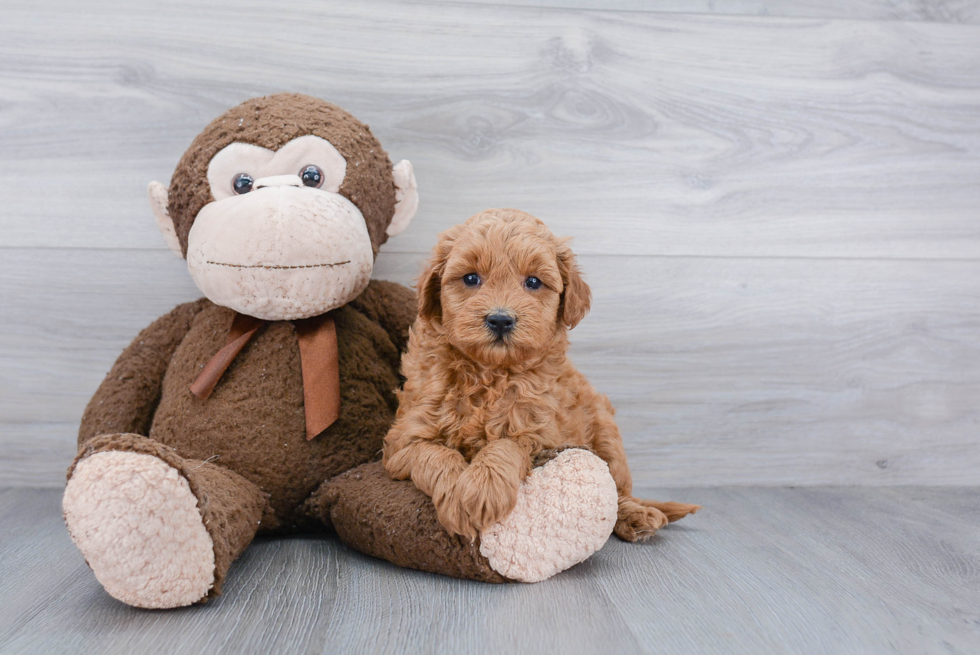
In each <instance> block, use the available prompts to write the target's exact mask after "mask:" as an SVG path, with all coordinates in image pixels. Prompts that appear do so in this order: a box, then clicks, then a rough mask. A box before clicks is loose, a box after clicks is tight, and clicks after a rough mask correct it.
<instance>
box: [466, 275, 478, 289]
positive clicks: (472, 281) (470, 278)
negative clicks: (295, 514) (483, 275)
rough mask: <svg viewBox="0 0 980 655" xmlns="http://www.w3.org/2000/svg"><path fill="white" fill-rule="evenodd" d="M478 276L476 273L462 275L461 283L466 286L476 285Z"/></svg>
mask: <svg viewBox="0 0 980 655" xmlns="http://www.w3.org/2000/svg"><path fill="white" fill-rule="evenodd" d="M480 282H481V280H480V276H479V275H477V274H476V273H467V274H466V275H464V276H463V284H465V285H466V286H468V287H476V286H479V285H480Z"/></svg>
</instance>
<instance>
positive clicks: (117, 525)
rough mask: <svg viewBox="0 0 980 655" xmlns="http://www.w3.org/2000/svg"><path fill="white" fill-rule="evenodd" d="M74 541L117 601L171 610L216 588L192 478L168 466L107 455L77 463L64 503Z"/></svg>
mask: <svg viewBox="0 0 980 655" xmlns="http://www.w3.org/2000/svg"><path fill="white" fill-rule="evenodd" d="M62 507H63V509H64V513H65V521H66V522H67V524H68V531H69V532H70V533H71V538H72V540H73V541H74V542H75V545H76V546H78V549H79V550H81V551H82V554H83V555H84V556H85V560H86V561H87V562H88V564H89V566H91V567H92V570H93V571H94V572H95V577H96V578H97V579H98V580H99V582H100V583H102V586H103V587H105V590H106V591H107V592H108V593H109V594H110V595H111V596H113V597H114V598H116V599H118V600H121V601H122V602H124V603H127V604H129V605H133V606H135V607H145V608H169V607H181V606H184V605H191V604H192V603H195V602H197V601H199V600H202V599H203V598H204V597H205V596H206V595H207V594H208V591H209V590H210V589H211V587H212V585H213V584H214V582H215V559H214V548H213V543H212V541H211V537H210V536H209V534H208V531H207V529H206V528H205V526H204V521H203V519H202V518H201V512H200V510H199V509H198V506H197V498H196V497H195V496H194V494H193V493H192V492H191V489H190V486H189V485H188V483H187V480H186V479H184V477H183V476H182V475H181V474H180V473H179V472H178V471H177V469H175V468H173V467H172V466H170V465H169V464H167V463H165V462H164V461H162V460H160V459H158V458H156V457H153V456H151V455H143V454H139V453H133V452H123V451H106V452H99V453H95V454H94V455H91V456H89V457H86V458H84V459H82V460H81V461H79V462H78V464H77V465H76V466H75V470H74V472H73V473H72V476H71V479H70V480H69V481H68V486H67V488H66V489H65V496H64V500H63V505H62Z"/></svg>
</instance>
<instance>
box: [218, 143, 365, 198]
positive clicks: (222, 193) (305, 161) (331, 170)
mask: <svg viewBox="0 0 980 655" xmlns="http://www.w3.org/2000/svg"><path fill="white" fill-rule="evenodd" d="M310 164H313V165H315V166H318V167H319V168H320V171H321V173H322V175H323V181H322V182H321V184H320V187H319V188H321V189H323V190H324V191H330V192H332V193H337V192H338V191H339V190H340V185H341V184H342V183H343V181H344V177H345V176H346V174H347V161H346V160H345V159H344V157H343V155H341V154H340V153H339V152H337V149H336V148H334V147H333V144H331V143H330V142H329V141H327V140H326V139H321V138H320V137H318V136H314V135H312V134H310V135H307V136H301V137H299V138H298V139H294V140H293V141H291V142H289V143H287V144H286V145H284V146H283V147H282V148H279V149H278V150H269V149H268V148H262V147H260V146H256V145H252V144H250V143H242V142H238V141H236V142H235V143H232V144H231V145H228V146H225V147H224V148H222V149H221V150H220V151H219V152H218V154H216V155H215V156H214V158H212V159H211V163H210V164H208V183H209V184H210V186H211V193H212V194H213V195H214V197H215V199H216V200H220V199H221V198H228V197H230V196H232V195H234V193H235V191H234V187H233V186H232V182H233V180H234V179H235V176H237V175H239V174H241V173H248V174H249V175H251V176H252V179H253V180H255V182H258V181H259V180H261V179H263V178H267V177H269V176H280V175H288V176H297V177H298V176H299V173H300V172H301V171H302V169H303V167H305V166H308V165H310ZM297 182H298V183H299V184H302V181H301V180H299V179H297Z"/></svg>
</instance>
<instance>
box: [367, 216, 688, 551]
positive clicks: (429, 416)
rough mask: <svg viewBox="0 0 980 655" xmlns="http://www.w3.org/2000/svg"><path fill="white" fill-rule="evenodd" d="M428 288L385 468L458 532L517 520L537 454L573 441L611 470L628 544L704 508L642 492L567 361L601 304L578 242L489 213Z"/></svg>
mask: <svg viewBox="0 0 980 655" xmlns="http://www.w3.org/2000/svg"><path fill="white" fill-rule="evenodd" d="M418 293H419V314H418V319H417V320H416V322H415V324H414V326H413V327H412V330H411V335H410V339H409V345H408V351H407V352H406V353H405V355H404V357H403V359H402V373H403V375H404V376H405V378H406V381H405V386H404V389H403V390H402V391H401V392H400V393H399V396H398V398H399V401H400V402H399V408H398V413H397V415H396V418H395V423H394V425H393V426H392V428H391V431H390V432H389V433H388V435H387V437H386V438H385V443H384V458H383V461H384V466H385V468H386V469H387V471H388V474H389V475H390V476H391V477H392V478H394V479H396V480H404V479H407V478H411V480H412V481H413V482H414V483H415V485H416V486H417V487H418V488H419V489H421V490H422V491H423V492H424V493H426V494H428V495H429V496H431V497H432V502H433V504H434V505H435V508H436V510H437V513H438V517H439V521H440V522H441V523H442V525H443V526H444V527H445V528H446V530H448V531H449V532H450V533H454V534H459V535H463V536H465V537H468V538H470V539H474V538H475V537H476V536H477V535H478V534H479V532H480V531H481V530H483V529H484V528H486V527H489V526H490V525H493V524H494V523H496V522H497V521H499V520H500V519H502V518H504V517H505V516H506V515H507V514H508V513H509V512H510V511H511V510H512V509H513V508H514V506H515V504H516V502H517V492H518V489H519V487H520V484H521V481H522V480H523V479H524V478H525V477H527V475H528V473H529V472H530V471H531V467H532V462H533V461H534V459H535V457H536V456H537V455H539V454H540V453H541V452H542V451H545V450H550V449H554V448H559V447H563V446H585V447H587V448H590V449H591V450H592V451H593V452H594V453H595V454H596V455H598V456H599V457H601V458H602V459H603V460H605V461H606V463H608V464H609V471H610V473H611V474H612V477H613V479H614V480H615V482H616V487H617V491H618V493H619V513H618V517H617V521H616V527H615V530H614V531H615V533H616V535H618V536H619V537H620V538H622V539H625V540H626V541H636V540H637V539H641V538H644V537H649V536H651V535H653V533H654V532H656V531H657V529H658V528H661V527H663V526H664V525H666V524H667V522H668V521H675V520H677V519H680V518H683V517H684V516H686V515H687V514H690V513H693V512H695V511H697V510H698V509H700V508H699V507H698V506H697V505H686V504H682V503H672V502H671V503H660V502H657V501H653V500H640V499H638V498H634V497H633V496H632V487H633V484H632V480H631V478H630V471H629V467H628V466H627V464H626V453H625V451H624V450H623V441H622V438H621V437H620V435H619V429H618V428H617V427H616V422H615V421H614V420H613V412H614V410H613V407H612V405H611V404H610V403H609V399H608V398H606V397H605V396H604V395H602V394H600V393H599V392H597V391H596V390H595V389H594V388H593V387H592V385H591V384H589V382H588V380H586V379H585V377H584V376H583V375H582V374H581V373H579V372H578V371H577V370H575V368H574V367H573V366H572V364H571V362H569V361H568V358H567V357H566V353H567V351H568V338H567V331H568V330H569V329H571V328H573V327H575V325H577V324H578V322H579V321H581V320H582V318H583V317H584V316H585V315H586V313H588V311H589V304H590V301H591V291H590V290H589V287H588V285H587V284H586V283H585V281H584V280H583V279H582V276H581V274H580V272H579V270H578V266H577V264H576V262H575V256H574V255H573V254H572V251H571V249H570V248H569V246H568V243H567V240H562V239H557V238H555V236H554V235H552V233H551V231H550V230H549V229H548V227H547V226H546V225H545V224H544V223H542V222H541V221H540V220H538V219H537V218H534V217H533V216H531V215H529V214H526V213H524V212H521V211H517V210H513V209H492V210H488V211H485V212H482V213H480V214H477V215H476V216H473V217H472V218H470V219H469V220H468V221H466V222H465V223H463V224H462V225H457V226H455V227H453V228H450V229H449V230H447V231H446V232H443V233H442V234H441V235H440V236H439V242H438V243H437V244H436V246H435V248H434V250H433V256H432V259H431V260H430V262H429V264H428V267H427V269H426V270H425V271H424V272H423V273H422V275H421V277H420V278H419V282H418Z"/></svg>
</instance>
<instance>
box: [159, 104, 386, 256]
mask: <svg viewBox="0 0 980 655" xmlns="http://www.w3.org/2000/svg"><path fill="white" fill-rule="evenodd" d="M298 115H299V116H302V120H297V116H298ZM310 134H312V135H314V136H318V137H321V138H324V139H327V140H328V141H330V143H332V144H333V145H334V146H335V147H336V148H337V151H338V152H340V154H341V155H342V156H343V157H344V159H345V160H346V161H347V177H346V178H344V184H343V186H341V187H340V194H341V195H342V196H344V197H345V198H347V199H348V200H350V201H351V202H352V203H354V204H355V205H357V206H358V207H359V208H360V210H361V213H362V214H363V215H364V220H365V222H366V223H367V228H368V232H369V233H370V234H371V244H372V246H373V248H374V252H375V253H377V252H378V248H380V247H381V244H383V243H384V242H385V241H386V240H387V239H388V235H387V234H386V232H385V230H386V229H387V227H388V224H389V222H390V221H391V217H392V215H393V214H394V211H395V182H394V179H393V177H392V170H391V169H392V166H391V161H390V160H389V159H388V153H387V152H385V150H384V148H382V147H381V144H380V143H379V142H378V140H377V139H376V138H375V137H374V135H373V134H372V133H371V130H370V129H369V128H368V126H367V125H365V124H364V123H362V122H360V121H359V120H357V119H356V118H354V117H353V116H351V115H350V114H349V113H347V112H346V111H344V110H343V109H341V108H340V107H337V106H334V105H331V104H329V103H325V102H324V101H322V100H319V99H318V98H312V97H310V96H305V95H301V94H298V93H281V94H278V95H271V96H264V97H261V98H254V99H252V100H247V101H246V102H243V103H242V104H240V105H238V106H236V107H233V108H232V109H229V110H228V111H227V112H225V113H224V114H222V115H221V116H219V117H218V118H216V119H214V121H212V122H211V124H210V125H208V126H207V127H206V128H205V129H204V131H202V132H201V134H199V135H198V136H197V138H195V139H194V142H193V143H191V146H190V147H189V148H188V149H187V152H186V153H184V156H183V157H182V158H181V160H180V162H179V163H178V164H177V169H176V170H175V171H174V174H173V177H172V178H171V183H170V202H169V212H170V217H171V218H172V219H173V222H174V226H175V228H176V232H177V237H178V239H179V240H180V245H181V248H182V249H183V252H184V253H186V252H187V235H188V233H189V232H190V229H191V224H192V223H193V222H194V217H195V216H197V214H198V212H200V211H201V209H202V208H203V207H204V206H205V205H206V204H208V203H209V202H211V200H213V198H212V196H211V188H210V185H209V184H208V179H207V173H208V165H209V164H210V162H211V159H212V158H213V157H214V156H215V155H216V154H217V153H218V151H220V150H221V149H222V148H224V147H225V146H228V145H230V144H232V143H235V142H239V143H250V144H252V145H256V146H259V147H262V148H267V149H270V150H277V149H278V148H279V147H280V146H283V145H285V144H287V143H289V142H290V141H292V140H293V139H296V138H299V137H303V136H307V135H310Z"/></svg>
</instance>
